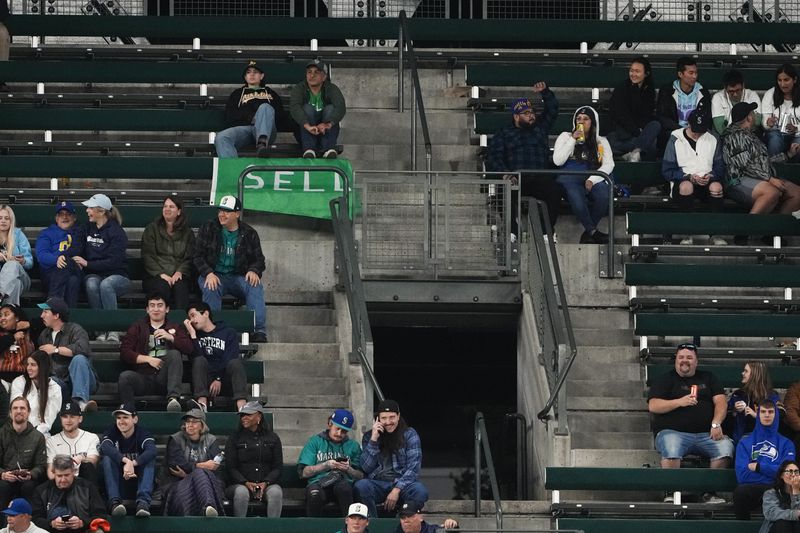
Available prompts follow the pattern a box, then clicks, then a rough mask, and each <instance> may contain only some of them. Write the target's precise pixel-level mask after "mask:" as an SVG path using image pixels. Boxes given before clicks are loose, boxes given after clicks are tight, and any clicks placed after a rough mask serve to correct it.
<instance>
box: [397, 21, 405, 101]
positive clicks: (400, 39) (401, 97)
mask: <svg viewBox="0 0 800 533" xmlns="http://www.w3.org/2000/svg"><path fill="white" fill-rule="evenodd" d="M398 27H399V29H398V36H397V112H398V113H402V112H403V111H405V92H406V88H405V79H404V78H405V69H404V68H403V48H405V46H406V45H405V35H404V34H403V25H402V24H399V25H398Z"/></svg>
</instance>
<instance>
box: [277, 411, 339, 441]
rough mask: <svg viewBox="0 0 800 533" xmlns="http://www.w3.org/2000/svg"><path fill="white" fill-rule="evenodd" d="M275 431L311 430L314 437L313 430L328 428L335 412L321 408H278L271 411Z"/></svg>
mask: <svg viewBox="0 0 800 533" xmlns="http://www.w3.org/2000/svg"><path fill="white" fill-rule="evenodd" d="M270 412H271V413H272V420H273V423H274V425H275V430H276V431H280V430H284V429H303V430H306V429H308V430H310V431H311V432H312V433H310V434H309V436H310V435H312V434H313V432H314V429H313V428H319V431H322V430H323V429H325V428H326V427H327V426H326V424H327V422H328V418H329V417H330V416H331V413H332V412H333V411H332V409H326V408H321V407H276V408H274V409H270Z"/></svg>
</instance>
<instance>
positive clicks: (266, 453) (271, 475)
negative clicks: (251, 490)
mask: <svg viewBox="0 0 800 533" xmlns="http://www.w3.org/2000/svg"><path fill="white" fill-rule="evenodd" d="M225 467H226V468H227V471H228V482H229V483H233V484H237V485H243V484H244V482H245V481H251V482H253V483H261V482H262V481H266V482H267V483H268V484H270V485H272V484H274V483H277V482H278V481H279V480H280V478H281V469H282V468H283V445H282V444H281V439H280V437H278V435H277V434H275V432H274V431H272V430H271V429H269V428H268V427H267V425H266V423H265V422H264V420H263V419H262V420H261V424H260V425H259V426H258V429H257V430H256V431H250V430H249V429H244V428H242V427H239V429H238V430H237V431H236V433H234V434H233V435H231V437H230V438H229V439H228V442H227V443H226V444H225Z"/></svg>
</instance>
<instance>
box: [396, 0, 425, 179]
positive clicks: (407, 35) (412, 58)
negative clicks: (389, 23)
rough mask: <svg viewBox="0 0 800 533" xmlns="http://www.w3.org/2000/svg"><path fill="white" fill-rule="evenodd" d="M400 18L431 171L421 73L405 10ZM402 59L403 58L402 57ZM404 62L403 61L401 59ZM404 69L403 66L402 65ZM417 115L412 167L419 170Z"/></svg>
mask: <svg viewBox="0 0 800 533" xmlns="http://www.w3.org/2000/svg"><path fill="white" fill-rule="evenodd" d="M399 18H400V34H401V35H402V36H403V41H402V42H401V43H400V44H401V45H402V44H403V43H405V45H406V46H407V47H408V63H409V67H410V68H411V82H412V84H413V85H414V100H413V102H414V103H416V106H417V109H418V111H419V122H420V126H421V127H422V138H423V141H424V143H425V168H426V169H427V170H428V171H430V170H431V168H432V164H433V149H432V145H431V132H430V129H429V128H428V118H427V116H426V115H425V103H424V102H423V101H422V87H421V86H420V83H419V72H418V70H417V56H416V54H415V53H414V41H413V39H412V38H411V32H410V31H409V29H408V17H407V16H406V12H405V10H404V9H401V10H400V14H399ZM401 58H402V56H401ZM401 61H402V59H401ZM401 69H402V64H401ZM415 118H416V115H414V114H413V113H412V117H411V136H412V143H411V154H412V155H411V165H412V168H414V169H416V168H417V157H416V153H417V148H416V130H417V128H416V122H415Z"/></svg>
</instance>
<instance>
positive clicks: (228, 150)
mask: <svg viewBox="0 0 800 533" xmlns="http://www.w3.org/2000/svg"><path fill="white" fill-rule="evenodd" d="M277 133H278V129H277V126H276V125H275V109H274V108H273V107H272V106H271V105H269V104H267V103H264V104H261V105H260V106H258V109H257V110H256V115H255V117H254V118H253V123H252V124H251V125H249V126H233V127H230V128H227V129H224V130H222V131H221V132H219V133H217V136H216V138H215V139H214V147H215V148H216V149H217V157H220V158H224V157H238V156H239V152H238V151H237V150H238V149H239V148H242V147H245V146H250V145H252V144H255V143H256V141H257V140H258V138H259V137H268V139H269V140H268V141H267V142H269V143H271V142H272V140H273V139H274V138H275V135H277Z"/></svg>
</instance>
